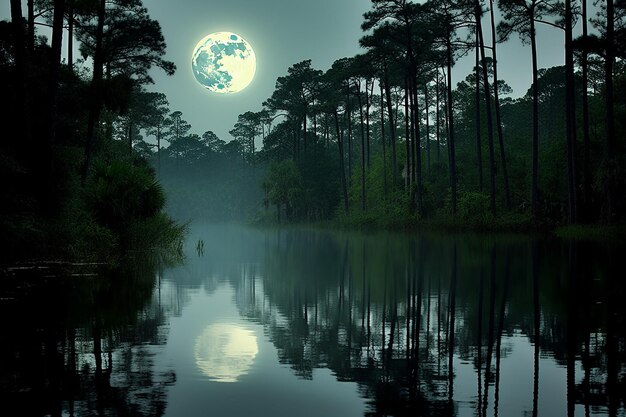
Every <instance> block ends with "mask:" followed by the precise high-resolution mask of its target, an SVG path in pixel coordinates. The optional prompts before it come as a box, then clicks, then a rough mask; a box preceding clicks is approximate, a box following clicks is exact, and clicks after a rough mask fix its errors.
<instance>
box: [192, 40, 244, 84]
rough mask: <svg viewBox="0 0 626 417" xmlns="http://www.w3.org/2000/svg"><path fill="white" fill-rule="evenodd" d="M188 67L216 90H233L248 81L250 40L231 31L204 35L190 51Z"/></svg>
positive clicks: (198, 79) (198, 77)
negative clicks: (191, 52)
mask: <svg viewBox="0 0 626 417" xmlns="http://www.w3.org/2000/svg"><path fill="white" fill-rule="evenodd" d="M191 67H192V69H193V75H194V76H195V77H196V80H197V81H198V82H199V83H200V84H201V85H202V86H203V87H204V88H206V89H207V90H210V91H213V92H216V93H223V94H225V93H236V92H238V91H241V90H243V89H244V88H246V87H247V86H248V84H250V82H251V81H252V79H253V78H254V73H255V72H256V56H255V55H254V51H253V50H252V47H251V46H250V44H249V43H248V42H247V41H246V40H245V39H244V38H242V37H241V36H239V35H237V34H236V33H232V32H216V33H212V34H210V35H208V36H205V37H204V38H202V40H200V42H198V44H197V45H196V47H195V48H194V51H193V57H192V59H191Z"/></svg>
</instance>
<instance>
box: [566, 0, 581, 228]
mask: <svg viewBox="0 0 626 417" xmlns="http://www.w3.org/2000/svg"><path fill="white" fill-rule="evenodd" d="M571 2H572V0H565V89H566V95H565V97H566V98H565V100H566V103H565V111H566V115H565V120H566V123H567V128H566V135H567V138H566V139H567V185H568V187H567V188H568V197H569V198H568V203H569V204H568V206H569V222H570V223H576V222H577V221H578V208H577V206H578V201H577V200H578V197H577V187H578V184H577V181H576V92H575V91H574V88H575V86H574V47H573V45H572V19H573V16H572V3H571Z"/></svg>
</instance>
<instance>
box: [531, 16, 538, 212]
mask: <svg viewBox="0 0 626 417" xmlns="http://www.w3.org/2000/svg"><path fill="white" fill-rule="evenodd" d="M530 48H531V54H532V65H533V87H532V90H533V142H532V180H531V186H530V187H531V191H530V194H531V206H532V215H533V218H534V220H535V221H536V220H537V216H538V214H539V185H538V183H539V88H538V85H537V83H538V77H537V40H536V39H535V19H534V16H532V17H531V19H530Z"/></svg>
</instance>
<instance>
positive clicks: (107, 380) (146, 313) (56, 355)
mask: <svg viewBox="0 0 626 417" xmlns="http://www.w3.org/2000/svg"><path fill="white" fill-rule="evenodd" d="M160 264H161V262H156V261H155V260H153V259H134V260H133V261H132V262H130V261H129V263H128V264H125V265H122V266H120V267H117V268H114V269H112V270H106V271H99V274H98V275H97V276H95V277H74V278H72V277H63V276H59V277H53V278H46V277H45V276H41V274H38V276H26V277H24V276H17V277H13V278H12V279H11V280H9V279H8V278H7V279H6V280H5V281H3V283H4V287H6V288H3V294H6V293H7V292H8V293H10V294H11V295H12V296H13V297H11V298H10V299H9V300H5V302H2V303H0V309H1V310H2V311H1V312H0V317H1V318H0V320H1V322H2V329H3V337H2V339H3V342H2V343H1V344H0V357H1V358H2V361H1V363H2V368H1V369H0V378H1V379H0V398H1V400H2V404H3V410H4V411H3V414H4V412H5V411H7V412H9V414H10V415H16V416H17V415H19V416H43V415H51V416H60V415H69V416H79V415H80V416H83V415H97V416H160V415H163V413H164V411H165V407H166V404H167V402H166V390H167V387H168V386H169V385H171V384H173V383H174V382H175V381H176V375H175V373H174V372H173V371H171V370H170V371H167V370H166V371H158V372H157V371H155V369H154V363H153V357H154V355H155V353H156V352H157V351H158V349H159V346H161V345H163V344H164V343H165V341H166V338H167V326H166V318H167V317H168V315H169V312H168V310H170V309H171V307H169V306H166V305H163V304H162V303H161V300H160V299H159V298H158V295H159V292H158V291H156V292H155V291H153V289H154V288H155V286H158V284H159V282H158V279H159V277H160V269H161V267H160V266H159V265H160ZM5 278H6V277H5ZM33 280H35V281H37V282H38V285H32V284H31V283H32V282H33ZM8 281H11V282H10V283H8ZM46 281H47V282H46ZM9 414H7V415H9Z"/></svg>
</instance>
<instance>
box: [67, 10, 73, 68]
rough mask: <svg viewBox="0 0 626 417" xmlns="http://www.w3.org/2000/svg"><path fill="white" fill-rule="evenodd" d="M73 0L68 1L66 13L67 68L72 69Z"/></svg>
mask: <svg viewBox="0 0 626 417" xmlns="http://www.w3.org/2000/svg"><path fill="white" fill-rule="evenodd" d="M73 2H74V0H69V2H68V11H67V66H68V67H69V68H70V69H72V68H74V4H73Z"/></svg>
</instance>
